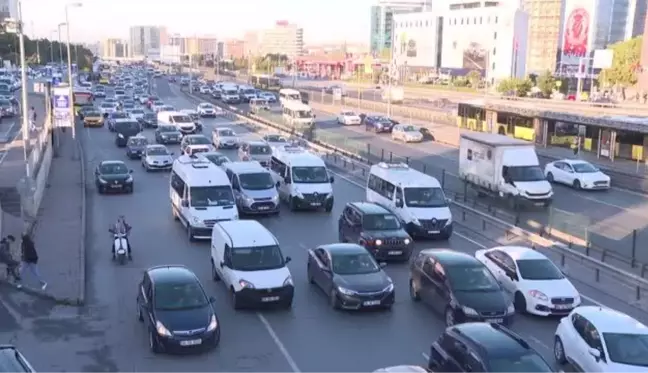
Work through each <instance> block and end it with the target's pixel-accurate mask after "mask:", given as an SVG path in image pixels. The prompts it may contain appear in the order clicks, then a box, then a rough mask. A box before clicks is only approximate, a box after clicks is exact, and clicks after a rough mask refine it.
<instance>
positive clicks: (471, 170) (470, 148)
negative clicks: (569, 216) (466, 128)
mask: <svg viewBox="0 0 648 373" xmlns="http://www.w3.org/2000/svg"><path fill="white" fill-rule="evenodd" d="M459 177H460V178H461V179H462V180H464V181H465V182H467V183H468V184H469V185H470V186H472V187H474V188H476V189H477V191H478V193H479V194H480V195H485V194H488V195H492V196H495V197H498V198H503V199H506V200H507V201H508V203H509V205H510V206H511V207H513V208H516V207H518V206H522V205H525V204H526V205H528V204H531V205H534V206H544V207H546V206H549V205H550V204H551V200H552V197H553V190H552V188H551V184H549V182H548V181H547V179H546V178H545V175H544V172H543V171H542V168H541V167H540V162H538V155H537V154H536V151H535V146H534V145H533V144H532V143H530V142H528V141H524V140H518V139H514V138H511V137H508V136H504V135H498V134H494V133H479V132H475V133H463V134H462V135H461V139H460V141H459Z"/></svg>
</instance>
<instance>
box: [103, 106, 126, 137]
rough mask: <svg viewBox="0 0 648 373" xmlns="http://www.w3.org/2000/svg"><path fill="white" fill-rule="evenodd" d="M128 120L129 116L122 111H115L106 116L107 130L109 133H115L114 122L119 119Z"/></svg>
mask: <svg viewBox="0 0 648 373" xmlns="http://www.w3.org/2000/svg"><path fill="white" fill-rule="evenodd" d="M129 118H130V115H129V114H128V113H126V112H123V111H115V112H114V113H110V114H108V118H107V119H106V123H107V124H108V130H109V131H110V132H115V122H117V121H118V120H120V119H129Z"/></svg>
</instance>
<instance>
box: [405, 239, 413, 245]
mask: <svg viewBox="0 0 648 373" xmlns="http://www.w3.org/2000/svg"><path fill="white" fill-rule="evenodd" d="M403 242H404V243H405V245H409V244H410V242H412V240H410V239H409V238H406V239H404V240H403Z"/></svg>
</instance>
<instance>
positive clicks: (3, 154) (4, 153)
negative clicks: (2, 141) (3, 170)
mask: <svg viewBox="0 0 648 373" xmlns="http://www.w3.org/2000/svg"><path fill="white" fill-rule="evenodd" d="M7 153H9V151H7V150H3V151H0V164H2V162H4V160H5V158H6V157H7Z"/></svg>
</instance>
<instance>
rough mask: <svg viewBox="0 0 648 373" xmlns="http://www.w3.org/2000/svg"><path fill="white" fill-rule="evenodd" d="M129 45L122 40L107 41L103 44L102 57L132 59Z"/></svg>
mask: <svg viewBox="0 0 648 373" xmlns="http://www.w3.org/2000/svg"><path fill="white" fill-rule="evenodd" d="M129 49H130V48H129V47H128V44H127V43H126V42H125V41H124V40H121V39H106V40H104V41H103V42H102V43H101V57H105V58H124V57H130V56H131V54H130V50H129Z"/></svg>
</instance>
